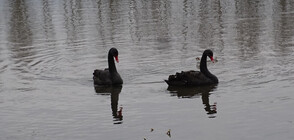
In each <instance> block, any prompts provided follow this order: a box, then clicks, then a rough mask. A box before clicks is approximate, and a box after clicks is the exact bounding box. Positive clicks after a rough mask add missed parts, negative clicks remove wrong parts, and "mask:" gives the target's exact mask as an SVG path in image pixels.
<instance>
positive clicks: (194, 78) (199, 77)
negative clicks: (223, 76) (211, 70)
mask: <svg viewBox="0 0 294 140" xmlns="http://www.w3.org/2000/svg"><path fill="white" fill-rule="evenodd" d="M183 75H184V79H186V80H187V84H188V85H207V84H211V83H212V81H211V79H209V78H208V77H206V76H205V75H204V74H203V73H202V72H200V71H187V72H184V74H183Z"/></svg>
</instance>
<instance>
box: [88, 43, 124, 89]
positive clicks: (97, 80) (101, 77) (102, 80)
mask: <svg viewBox="0 0 294 140" xmlns="http://www.w3.org/2000/svg"><path fill="white" fill-rule="evenodd" d="M113 57H114V58H115V60H116V62H117V63H118V51H117V49H116V48H111V49H110V50H109V52H108V68H106V69H104V70H98V69H97V70H94V73H93V75H94V76H93V80H94V84H95V85H121V84H123V80H122V79H121V77H120V75H119V73H118V72H117V70H116V67H115V63H114V59H113Z"/></svg>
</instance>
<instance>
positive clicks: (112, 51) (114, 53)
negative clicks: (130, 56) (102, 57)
mask: <svg viewBox="0 0 294 140" xmlns="http://www.w3.org/2000/svg"><path fill="white" fill-rule="evenodd" d="M109 53H110V54H111V55H112V56H113V57H114V58H115V60H116V62H117V63H118V62H119V60H118V51H117V49H116V48H111V49H110V50H109Z"/></svg>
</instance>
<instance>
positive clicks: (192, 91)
mask: <svg viewBox="0 0 294 140" xmlns="http://www.w3.org/2000/svg"><path fill="white" fill-rule="evenodd" d="M216 87H217V85H209V86H202V87H173V86H169V87H168V88H167V90H168V91H169V92H170V93H171V94H172V96H178V97H179V98H192V97H196V96H201V98H202V103H203V104H204V106H205V107H204V110H205V111H206V112H207V115H209V116H208V117H209V118H215V117H216V113H217V111H216V102H214V103H213V104H212V105H211V104H210V103H209V95H210V93H211V92H212V91H214V90H215V89H216Z"/></svg>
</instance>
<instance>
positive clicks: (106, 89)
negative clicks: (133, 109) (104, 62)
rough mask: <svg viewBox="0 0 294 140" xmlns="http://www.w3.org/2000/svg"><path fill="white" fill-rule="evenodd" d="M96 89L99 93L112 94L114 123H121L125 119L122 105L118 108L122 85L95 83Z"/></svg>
mask: <svg viewBox="0 0 294 140" xmlns="http://www.w3.org/2000/svg"><path fill="white" fill-rule="evenodd" d="M94 87H95V91H96V93H97V95H110V99H111V110H112V116H113V119H114V124H121V123H122V120H123V115H122V109H123V108H122V106H120V107H119V109H118V100H119V94H120V92H121V89H122V86H98V85H95V86H94Z"/></svg>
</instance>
